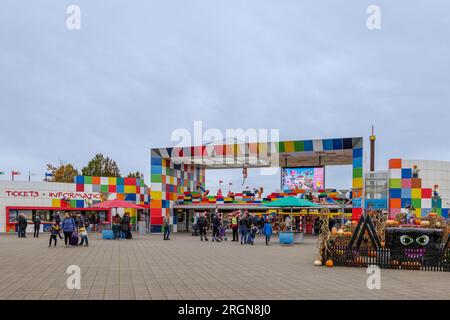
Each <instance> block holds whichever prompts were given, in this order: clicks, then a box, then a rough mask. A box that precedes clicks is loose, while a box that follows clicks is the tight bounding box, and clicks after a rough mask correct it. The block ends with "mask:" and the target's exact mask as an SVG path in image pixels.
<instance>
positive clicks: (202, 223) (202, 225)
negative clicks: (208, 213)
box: [197, 213, 208, 241]
mask: <svg viewBox="0 0 450 320" xmlns="http://www.w3.org/2000/svg"><path fill="white" fill-rule="evenodd" d="M197 225H198V230H199V233H200V240H201V241H203V237H205V241H208V237H207V236H206V227H207V221H206V217H205V213H201V214H200V217H198V220H197Z"/></svg>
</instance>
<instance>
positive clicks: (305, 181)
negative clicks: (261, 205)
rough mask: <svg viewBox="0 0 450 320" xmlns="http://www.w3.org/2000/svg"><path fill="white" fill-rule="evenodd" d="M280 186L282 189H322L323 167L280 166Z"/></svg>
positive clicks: (323, 185) (323, 182)
mask: <svg viewBox="0 0 450 320" xmlns="http://www.w3.org/2000/svg"><path fill="white" fill-rule="evenodd" d="M281 187H282V189H283V190H296V189H301V190H305V191H315V190H319V189H323V188H325V168H324V167H313V168H282V170H281Z"/></svg>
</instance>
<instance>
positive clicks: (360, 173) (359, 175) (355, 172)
mask: <svg viewBox="0 0 450 320" xmlns="http://www.w3.org/2000/svg"><path fill="white" fill-rule="evenodd" d="M362 176H363V169H362V168H354V169H353V178H362Z"/></svg>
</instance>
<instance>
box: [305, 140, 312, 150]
mask: <svg viewBox="0 0 450 320" xmlns="http://www.w3.org/2000/svg"><path fill="white" fill-rule="evenodd" d="M303 143H304V148H305V151H314V146H313V142H312V140H305V141H304V142H303Z"/></svg>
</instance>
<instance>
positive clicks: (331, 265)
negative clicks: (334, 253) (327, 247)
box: [325, 260, 334, 268]
mask: <svg viewBox="0 0 450 320" xmlns="http://www.w3.org/2000/svg"><path fill="white" fill-rule="evenodd" d="M325 265H326V266H327V267H328V268H332V267H333V266H334V264H333V260H327V262H326V263H325Z"/></svg>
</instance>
